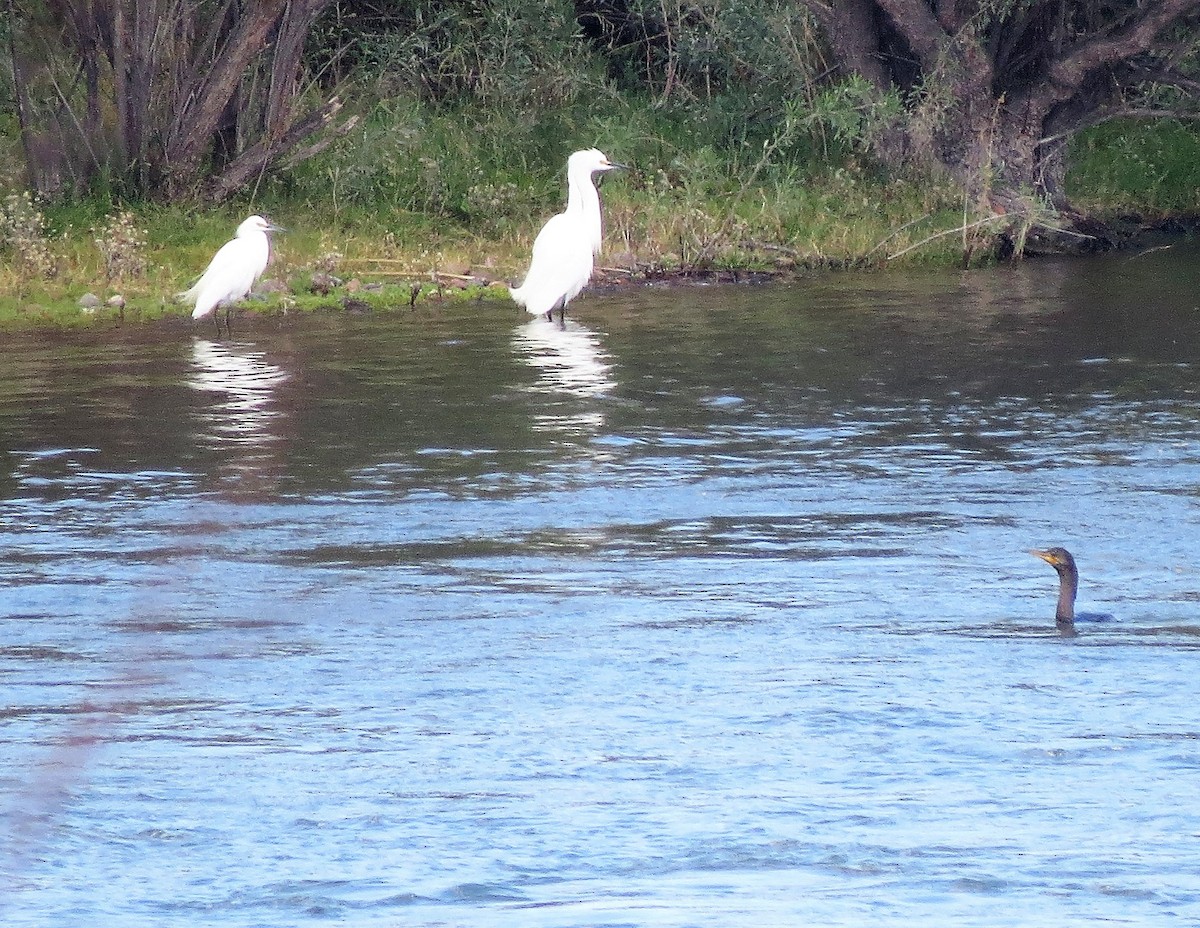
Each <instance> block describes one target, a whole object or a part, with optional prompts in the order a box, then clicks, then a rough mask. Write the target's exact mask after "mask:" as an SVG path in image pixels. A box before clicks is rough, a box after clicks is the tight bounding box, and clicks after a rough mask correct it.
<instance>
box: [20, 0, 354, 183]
mask: <svg viewBox="0 0 1200 928" xmlns="http://www.w3.org/2000/svg"><path fill="white" fill-rule="evenodd" d="M328 2H329V0H240V2H238V0H8V5H7V10H6V14H7V20H8V22H7V26H8V38H9V46H10V57H11V67H12V77H13V87H14V93H15V96H16V104H17V114H18V117H19V121H20V129H21V139H22V143H23V146H24V151H25V156H26V161H27V163H28V167H29V174H30V179H31V181H32V183H33V185H34V186H35V188H36V189H37V190H38V191H39V192H40V193H42V194H44V195H47V196H56V195H63V194H68V193H79V192H81V191H83V190H85V189H88V188H90V187H94V186H96V185H97V184H100V185H106V186H109V187H111V188H114V189H116V190H118V191H123V192H126V193H132V194H135V195H152V196H164V197H168V198H180V197H185V196H190V195H193V194H195V193H200V194H202V195H204V196H206V197H210V198H213V199H224V198H227V197H229V196H231V195H232V194H233V193H235V192H236V191H238V190H239V189H241V188H242V187H243V186H244V185H245V184H246V183H248V182H250V181H252V180H253V179H254V178H255V177H256V176H257V175H258V174H260V173H261V172H262V171H265V170H266V169H267V168H269V167H270V166H272V165H274V164H276V163H277V162H278V161H280V160H281V159H283V158H284V157H288V156H290V157H292V158H295V157H303V156H305V155H307V154H312V153H314V152H315V151H316V150H317V149H318V148H319V147H320V145H321V143H320V142H318V143H317V144H316V145H310V146H309V148H308V149H307V150H300V148H299V146H300V144H301V143H302V142H304V141H306V140H307V139H309V138H310V137H311V136H312V135H313V134H314V133H316V132H317V131H318V130H320V129H322V128H324V127H327V126H330V125H331V124H332V123H333V122H334V120H335V117H336V114H337V113H338V110H339V109H340V107H341V102H340V101H339V99H338V98H337V96H329V97H327V98H325V99H323V100H319V101H317V102H316V103H315V104H309V103H308V102H307V97H306V94H305V88H304V85H303V82H302V80H303V77H304V75H303V72H302V64H303V50H304V42H305V39H306V36H307V32H308V29H309V27H310V26H311V24H312V22H313V20H314V19H315V17H316V16H317V15H318V14H319V13H320V12H321V10H322V9H323V8H324V7H325V6H326V5H327V4H328ZM348 127H349V125H348V122H343V123H342V125H341V126H340V127H339V128H343V129H344V128H348Z"/></svg>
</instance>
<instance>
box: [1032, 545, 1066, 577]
mask: <svg viewBox="0 0 1200 928" xmlns="http://www.w3.org/2000/svg"><path fill="white" fill-rule="evenodd" d="M1029 553H1030V554H1032V555H1034V556H1035V557H1040V558H1041V559H1042V560H1043V561H1045V562H1046V563H1047V564H1049V565H1050V566H1051V567H1053V568H1054V569H1055V570H1057V571H1058V572H1059V573H1060V574H1067V575H1072V574H1074V575H1076V576H1077V575H1078V571H1076V569H1075V558H1073V557H1071V552H1070V551H1068V550H1067V549H1066V548H1047V549H1046V550H1044V551H1041V550H1038V549H1036V548H1035V549H1034V550H1032V551H1030V552H1029Z"/></svg>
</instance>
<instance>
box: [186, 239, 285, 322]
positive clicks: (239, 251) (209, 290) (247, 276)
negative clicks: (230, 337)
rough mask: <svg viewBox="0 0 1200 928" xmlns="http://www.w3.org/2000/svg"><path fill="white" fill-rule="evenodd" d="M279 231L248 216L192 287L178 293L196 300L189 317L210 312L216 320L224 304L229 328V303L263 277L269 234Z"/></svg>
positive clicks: (202, 316) (190, 299) (268, 255)
mask: <svg viewBox="0 0 1200 928" xmlns="http://www.w3.org/2000/svg"><path fill="white" fill-rule="evenodd" d="M282 231H283V229H282V228H280V227H279V226H277V225H274V224H273V223H271V222H268V221H267V220H266V219H263V217H262V216H251V217H250V218H248V219H246V220H245V221H244V222H243V223H242V224H241V225H240V226H238V227H237V233H236V234H235V235H234V237H233V238H232V239H230V240H229V241H228V242H226V243H225V244H224V245H222V246H221V247H220V249H219V250H218V251H217V253H216V254H215V255H213V259H212V261H210V262H209V265H208V269H207V270H206V271H205V272H204V273H203V274H202V275H201V277H200V279H199V280H198V281H196V283H195V285H194V286H193V287H191V288H190V289H189V290H186V291H184V292H183V293H181V294H179V298H180V299H181V300H187V301H188V302H191V301H192V300H195V302H196V307H195V309H193V310H192V318H193V319H203V318H204V317H205V316H207V315H209V314H210V313H211V314H213V318H214V319H216V318H217V317H216V309H217V307H218V306H220V305H221V304H222V303H224V304H225V306H226V310H225V327H226V328H229V304H231V303H235V302H237V301H238V300H240V299H242V297H244V296H245V295H246V294H247V293H249V292H250V288H251V287H253V286H254V282H255V281H256V280H258V278H259V277H260V276H262V272H263V271H265V270H266V269H267V262H268V261H269V260H270V259H271V239H270V236H269V234H268V233H271V232H282ZM217 331H218V332H220V331H221V323H220V321H217Z"/></svg>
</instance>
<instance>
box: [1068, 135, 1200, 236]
mask: <svg viewBox="0 0 1200 928" xmlns="http://www.w3.org/2000/svg"><path fill="white" fill-rule="evenodd" d="M1069 163H1070V165H1071V171H1070V173H1069V174H1068V177H1067V190H1068V194H1069V195H1070V196H1071V197H1072V198H1074V199H1075V200H1076V201H1078V202H1079V203H1080V204H1081V205H1091V206H1094V207H1097V208H1106V209H1110V210H1134V211H1140V212H1150V213H1156V212H1157V213H1168V212H1170V213H1192V214H1194V213H1197V212H1200V127H1197V126H1195V125H1194V124H1185V123H1181V122H1178V121H1176V120H1169V119H1168V120H1133V119H1129V120H1113V121H1111V122H1108V123H1105V124H1103V125H1100V126H1097V127H1095V128H1093V129H1089V130H1088V131H1087V132H1084V133H1081V134H1080V136H1079V137H1078V138H1077V139H1076V140H1075V142H1074V144H1073V145H1072V148H1071V153H1070V157H1069Z"/></svg>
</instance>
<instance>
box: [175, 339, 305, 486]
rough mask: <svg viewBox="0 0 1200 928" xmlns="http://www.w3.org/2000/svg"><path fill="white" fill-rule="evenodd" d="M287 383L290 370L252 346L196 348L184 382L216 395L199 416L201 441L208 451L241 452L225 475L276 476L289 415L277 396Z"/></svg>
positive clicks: (204, 343)
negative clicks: (279, 446)
mask: <svg viewBox="0 0 1200 928" xmlns="http://www.w3.org/2000/svg"><path fill="white" fill-rule="evenodd" d="M287 379H288V375H287V372H286V371H284V370H283V369H282V368H281V367H279V366H277V365H275V364H272V363H271V362H270V361H268V360H267V359H266V356H265V355H264V354H263V352H261V351H258V350H255V349H254V348H253V347H252V346H251V345H250V344H248V343H244V342H243V343H239V342H215V341H210V340H208V339H203V338H198V339H196V340H195V341H194V342H193V343H192V365H191V371H190V372H189V374H188V377H187V381H186V383H187V385H188V386H189V387H191V388H192V389H193V390H196V391H198V392H201V393H206V394H212V399H211V401H208V402H205V404H204V405H203V407H202V408H201V410H200V412H199V418H200V423H199V433H200V434H199V435H198V436H197V437H198V438H199V440H200V443H201V444H202V445H205V446H207V447H209V448H212V449H219V450H226V451H230V450H233V451H236V452H237V454H236V455H235V457H234V459H233V460H231V461H229V462H227V463H226V464H225V465H224V466H223V470H224V471H225V472H227V473H232V474H234V475H236V476H238V477H242V478H244V477H248V476H257V477H265V476H269V475H270V474H271V473H273V471H274V465H275V463H276V462H275V450H274V446H275V445H276V444H278V442H279V441H280V440H281V439H282V438H283V435H282V429H281V426H282V420H283V418H284V415H285V413H284V411H283V410H282V409H281V408H280V405H279V403H278V396H277V392H278V388H279V387H280V385H281V384H283V383H284V382H285V381H286V380H287Z"/></svg>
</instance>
